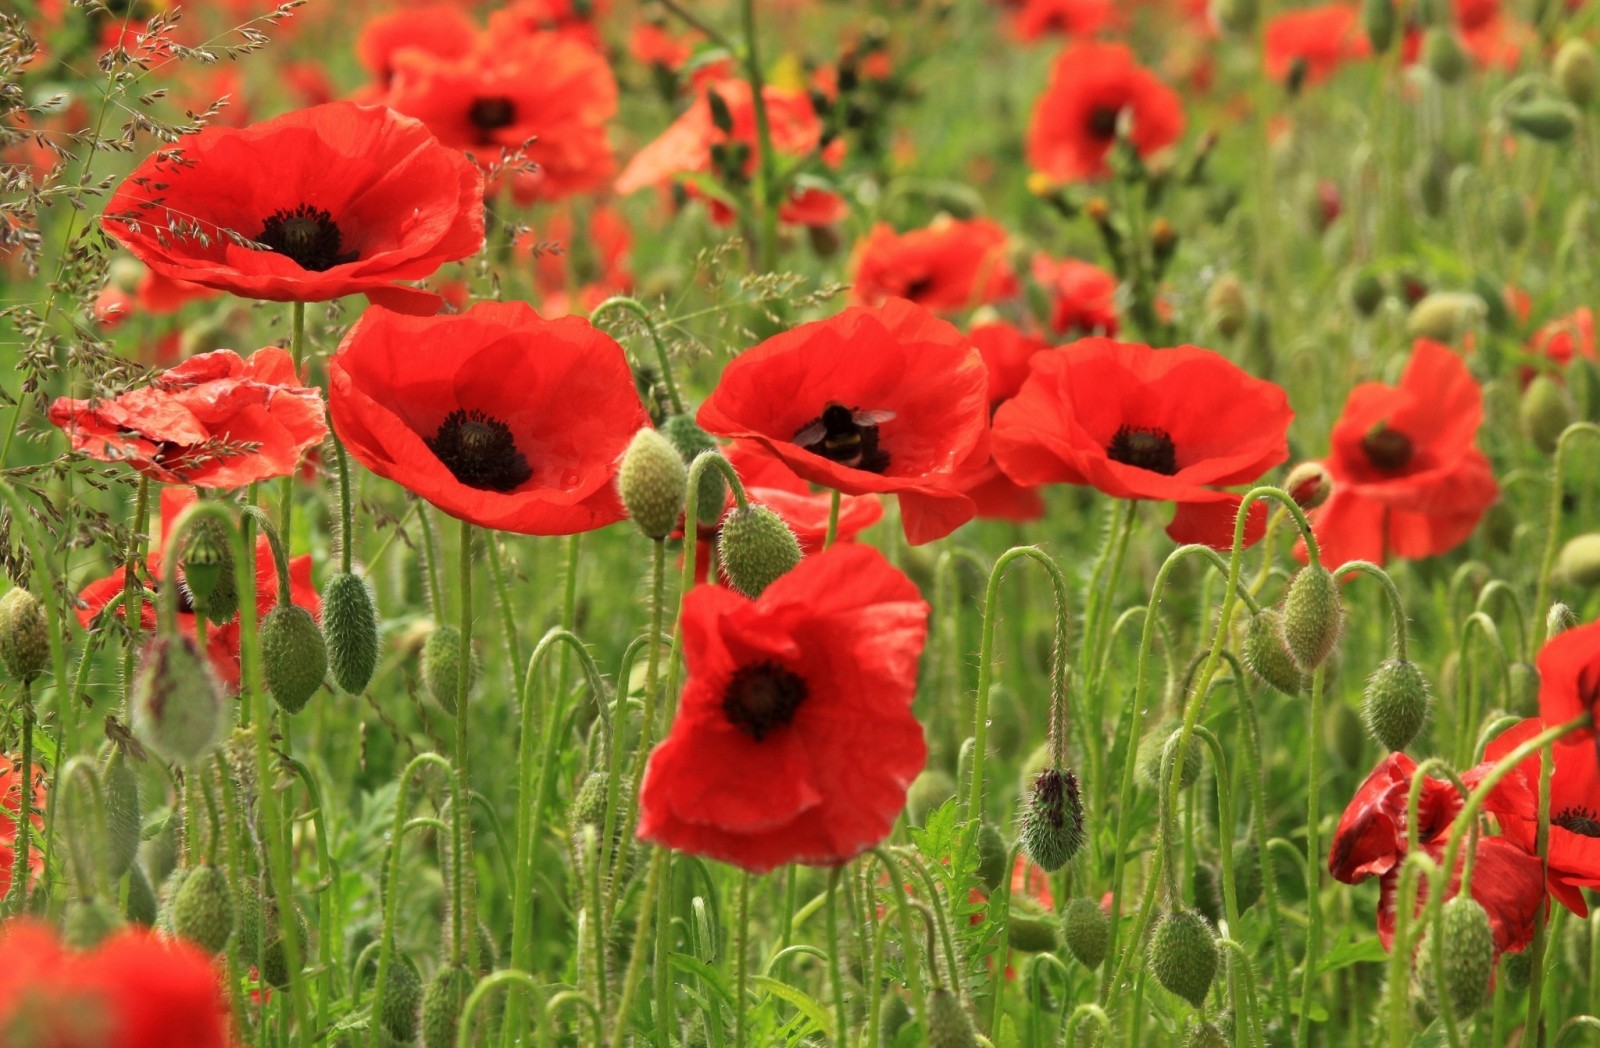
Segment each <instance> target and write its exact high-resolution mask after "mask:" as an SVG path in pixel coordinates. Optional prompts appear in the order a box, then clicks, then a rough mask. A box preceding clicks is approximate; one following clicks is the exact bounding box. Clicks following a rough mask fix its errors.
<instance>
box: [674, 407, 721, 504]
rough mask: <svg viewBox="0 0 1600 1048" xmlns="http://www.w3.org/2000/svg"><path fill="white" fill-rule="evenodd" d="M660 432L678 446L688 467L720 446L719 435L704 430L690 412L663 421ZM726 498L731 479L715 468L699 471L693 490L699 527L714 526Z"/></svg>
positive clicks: (679, 452)
mask: <svg viewBox="0 0 1600 1048" xmlns="http://www.w3.org/2000/svg"><path fill="white" fill-rule="evenodd" d="M661 432H662V434H664V435H665V436H666V438H667V440H669V441H671V442H672V446H673V447H675V448H677V449H678V454H679V455H680V456H682V458H683V463H684V466H685V467H686V468H687V467H688V466H690V465H692V464H693V463H694V460H695V459H696V458H697V457H698V456H699V455H701V454H702V453H704V452H707V451H716V450H717V449H718V445H717V441H716V438H714V437H712V435H711V434H709V433H707V432H706V431H705V430H703V429H701V428H700V426H699V425H698V424H697V423H696V422H695V420H694V418H693V417H692V416H690V415H672V416H669V417H668V418H667V420H666V421H665V422H663V423H662V424H661ZM727 499H728V482H727V481H725V480H723V479H722V474H721V473H720V472H719V471H717V470H714V469H712V470H707V471H705V472H704V473H702V474H700V483H699V484H698V485H697V486H696V489H695V492H694V500H695V519H696V520H697V521H698V522H699V526H700V527H702V528H710V527H715V526H716V523H717V521H718V520H719V519H721V517H722V507H723V505H724V504H725V503H726V502H727Z"/></svg>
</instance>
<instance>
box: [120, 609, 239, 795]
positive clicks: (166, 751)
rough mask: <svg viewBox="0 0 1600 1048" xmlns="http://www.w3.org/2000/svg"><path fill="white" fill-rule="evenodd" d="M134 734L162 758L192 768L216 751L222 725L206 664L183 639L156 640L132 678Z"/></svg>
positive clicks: (216, 692) (224, 717) (212, 678)
mask: <svg viewBox="0 0 1600 1048" xmlns="http://www.w3.org/2000/svg"><path fill="white" fill-rule="evenodd" d="M128 717H129V720H131V721H132V725H131V726H132V728H133V734H134V735H135V736H136V737H137V738H138V739H139V741H140V742H142V743H144V744H145V745H146V746H148V747H149V748H150V749H151V750H153V751H154V752H155V753H156V755H157V756H159V757H160V758H161V759H163V760H166V761H169V762H171V763H173V764H195V763H198V762H199V760H200V759H201V758H202V757H205V756H207V755H208V754H210V753H211V751H212V750H214V749H216V747H217V743H218V742H219V741H221V738H222V731H223V729H224V728H225V727H226V725H227V713H226V710H224V708H223V705H222V689H221V688H220V686H219V685H218V684H217V678H216V676H215V675H214V674H213V673H212V672H211V664H210V663H209V662H208V661H207V660H206V659H205V658H204V657H203V656H202V655H201V654H200V652H199V650H198V649H197V648H196V647H195V644H194V641H192V640H190V639H189V638H188V637H168V636H157V637H155V638H153V639H152V640H151V641H150V643H149V644H147V645H145V649H144V654H143V655H142V656H141V658H140V659H139V669H138V671H137V673H136V674H135V675H134V678H133V696H132V700H131V701H130V703H129V708H128Z"/></svg>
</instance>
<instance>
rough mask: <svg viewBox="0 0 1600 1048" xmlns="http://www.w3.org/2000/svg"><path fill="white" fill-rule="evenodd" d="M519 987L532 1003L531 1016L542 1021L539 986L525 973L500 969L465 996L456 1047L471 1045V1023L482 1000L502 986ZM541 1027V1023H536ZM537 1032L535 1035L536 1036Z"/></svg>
mask: <svg viewBox="0 0 1600 1048" xmlns="http://www.w3.org/2000/svg"><path fill="white" fill-rule="evenodd" d="M513 985H514V986H519V987H521V988H522V989H523V990H526V991H527V994H528V996H529V997H530V998H531V999H532V1001H533V1014H534V1015H535V1016H539V1017H540V1018H541V1020H542V1017H543V1016H544V1013H545V1010H544V1008H543V1007H542V1006H541V1002H540V1000H539V984H538V983H537V982H535V981H534V979H533V976H531V975H529V974H528V973H527V972H522V971H517V970H516V969H514V968H502V969H501V970H500V971H497V972H494V973H493V974H491V975H486V976H484V977H483V978H482V979H480V980H478V984H477V985H476V986H474V987H473V988H472V992H471V993H469V994H467V999H466V1001H465V1003H463V1004H462V1006H461V1018H460V1019H458V1020H457V1021H456V1046H457V1048H467V1046H468V1045H471V1044H472V1021H473V1019H475V1018H477V1015H478V1006H479V1005H480V1004H482V1003H483V999H484V998H485V997H488V996H489V994H491V993H493V992H494V991H495V990H497V989H499V988H500V987H502V986H513ZM537 1025H539V1026H542V1025H543V1023H542V1021H540V1022H538V1024H537ZM537 1032H538V1031H537V1030H535V1033H536V1034H537Z"/></svg>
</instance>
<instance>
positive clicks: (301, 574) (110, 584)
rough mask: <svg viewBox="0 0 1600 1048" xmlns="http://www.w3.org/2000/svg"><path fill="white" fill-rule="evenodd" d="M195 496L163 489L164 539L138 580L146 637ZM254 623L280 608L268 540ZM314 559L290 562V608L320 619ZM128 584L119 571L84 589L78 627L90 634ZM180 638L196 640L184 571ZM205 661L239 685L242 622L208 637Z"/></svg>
mask: <svg viewBox="0 0 1600 1048" xmlns="http://www.w3.org/2000/svg"><path fill="white" fill-rule="evenodd" d="M195 498H196V495H195V492H194V489H193V488H183V487H171V486H169V487H164V488H162V489H161V513H160V515H161V531H160V539H159V540H158V541H157V543H156V545H155V547H154V548H153V549H151V551H150V553H149V554H148V555H147V556H146V557H145V561H144V571H143V573H142V574H141V575H140V576H139V580H140V582H141V584H142V586H143V588H144V590H145V596H146V599H145V601H144V604H143V607H142V609H141V614H140V616H139V628H140V629H141V630H143V631H145V632H150V633H153V632H154V631H155V628H156V606H155V604H154V603H152V602H153V601H155V600H159V599H160V593H161V589H162V587H163V586H165V585H166V584H167V581H166V578H167V577H166V572H165V563H164V562H165V559H166V553H165V550H166V545H167V536H168V535H169V534H170V533H171V532H172V525H173V524H174V523H175V522H176V521H177V519H178V515H179V514H180V513H182V512H183V511H184V509H186V508H187V507H188V506H189V505H191V504H192V503H193V502H194V501H195ZM255 563H256V621H257V622H260V621H261V618H262V617H263V616H265V615H266V613H267V612H269V611H271V610H272V608H273V606H274V605H276V604H277V603H278V571H277V568H276V566H275V563H274V561H273V559H272V547H271V545H270V544H269V543H268V541H267V537H266V536H265V535H258V536H257V537H256V558H255ZM311 568H312V564H311V554H309V553H304V554H301V555H300V556H298V557H290V558H289V601H290V603H292V604H296V605H299V606H300V607H302V608H304V609H306V610H307V611H309V612H311V614H312V616H314V617H316V618H319V619H320V618H321V617H322V597H321V596H320V595H319V594H318V593H317V588H316V586H315V585H314V584H313V583H312V581H311ZM126 578H127V568H126V567H125V566H124V567H118V568H116V569H115V570H113V571H112V572H111V574H110V575H107V576H106V577H105V578H101V579H96V580H95V581H93V582H91V583H89V584H88V585H87V586H85V587H83V589H82V590H80V591H79V592H78V602H77V606H76V608H75V609H74V610H75V611H76V613H77V616H78V622H79V624H80V625H82V626H83V627H84V628H85V629H88V628H89V627H90V626H91V625H92V624H93V623H94V620H95V618H96V616H98V615H99V614H100V612H102V611H104V610H105V607H106V605H107V604H109V603H111V601H112V600H113V599H114V598H116V596H117V595H118V594H120V593H121V592H122V590H123V587H124V584H125V580H126ZM178 584H179V586H180V587H181V588H180V589H179V591H178V632H179V633H181V634H182V635H183V636H185V637H188V638H189V639H191V640H193V639H195V638H196V637H197V636H198V632H197V630H196V628H195V627H196V622H195V616H196V613H195V610H194V605H193V604H192V603H191V602H190V598H189V590H188V584H187V583H186V582H184V579H183V570H182V568H181V567H180V568H179V570H178ZM114 614H115V615H116V616H117V617H118V618H122V619H126V618H127V614H126V613H125V612H124V611H123V609H122V608H121V607H118V608H117V610H116V611H115V612H114ZM206 656H207V658H209V659H210V660H211V668H212V670H213V671H215V672H216V675H217V679H218V680H219V681H221V682H222V683H223V684H224V685H225V686H227V687H229V688H236V687H238V685H239V619H238V616H237V615H236V616H234V618H232V619H231V620H229V621H228V622H225V623H223V624H222V625H220V626H212V627H211V628H210V629H209V630H207V631H206Z"/></svg>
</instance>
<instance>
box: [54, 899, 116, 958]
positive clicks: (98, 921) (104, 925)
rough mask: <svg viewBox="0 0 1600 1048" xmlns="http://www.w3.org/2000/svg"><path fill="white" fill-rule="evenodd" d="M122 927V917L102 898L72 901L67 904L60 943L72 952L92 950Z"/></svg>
mask: <svg viewBox="0 0 1600 1048" xmlns="http://www.w3.org/2000/svg"><path fill="white" fill-rule="evenodd" d="M120 927H122V915H121V914H120V913H118V912H117V908H116V907H115V906H113V905H111V902H110V900H108V899H103V898H90V899H74V900H72V902H70V903H68V904H67V914H66V919H65V920H64V921H63V922H62V929H61V941H62V942H64V943H66V944H67V946H69V947H71V948H72V949H74V950H92V949H94V948H95V947H96V946H99V945H100V944H101V943H102V942H104V941H105V939H106V937H107V936H109V935H110V934H111V933H112V932H114V931H116V930H117V929H118V928H120Z"/></svg>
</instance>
